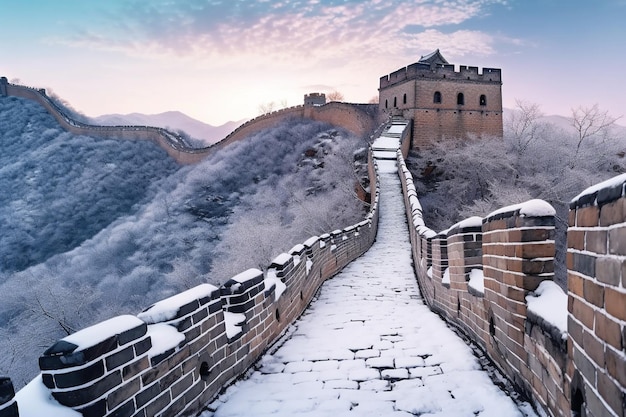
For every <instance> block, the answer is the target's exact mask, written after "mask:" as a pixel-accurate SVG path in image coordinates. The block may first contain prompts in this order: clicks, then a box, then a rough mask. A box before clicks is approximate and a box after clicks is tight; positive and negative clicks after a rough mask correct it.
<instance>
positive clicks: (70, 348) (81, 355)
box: [39, 336, 118, 371]
mask: <svg viewBox="0 0 626 417" xmlns="http://www.w3.org/2000/svg"><path fill="white" fill-rule="evenodd" d="M117 346H118V344H117V336H111V337H109V338H107V339H105V340H103V341H101V342H100V343H97V344H95V345H93V346H90V347H88V348H86V349H83V350H80V351H78V352H76V349H77V348H78V346H77V345H75V344H73V343H69V342H66V341H65V340H59V341H58V342H56V343H55V344H54V345H52V346H51V347H49V348H48V349H47V350H46V351H45V352H44V353H43V355H42V356H41V357H40V358H39V368H40V369H41V370H42V371H46V370H56V369H65V368H71V367H74V366H81V365H85V364H87V363H89V362H91V361H94V360H96V359H98V358H100V357H101V356H104V355H106V354H107V353H109V352H111V351H113V350H115V349H116V348H117Z"/></svg>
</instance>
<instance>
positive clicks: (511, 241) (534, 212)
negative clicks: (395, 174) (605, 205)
mask: <svg viewBox="0 0 626 417" xmlns="http://www.w3.org/2000/svg"><path fill="white" fill-rule="evenodd" d="M398 165H399V173H400V179H401V181H402V182H403V186H402V189H403V192H404V199H405V205H406V212H407V217H408V219H410V220H412V221H410V220H409V231H410V236H411V244H412V246H413V250H412V253H413V257H414V259H413V265H414V268H415V273H416V276H417V280H418V282H419V284H420V289H421V291H422V294H423V296H424V300H425V302H426V303H427V304H428V305H429V306H430V307H431V309H433V310H435V311H438V312H439V313H441V315H442V316H444V318H445V319H446V320H448V321H449V322H450V323H452V324H453V325H454V326H455V327H457V328H459V329H461V330H462V331H463V332H465V333H466V334H467V335H468V336H469V337H470V338H471V339H472V340H473V341H474V342H475V343H476V344H477V345H478V346H480V347H481V348H482V349H483V350H484V351H485V352H486V353H487V355H488V356H489V357H490V358H491V360H492V361H493V362H494V363H495V364H496V365H497V366H498V368H500V370H501V371H502V372H503V373H504V374H505V375H506V376H507V378H508V379H509V380H511V381H512V382H513V383H514V384H515V385H516V386H517V387H519V388H520V390H521V391H522V392H524V393H526V394H528V396H529V397H530V398H532V399H533V403H534V404H535V405H536V406H537V407H538V408H541V409H542V410H543V411H544V412H546V413H547V414H549V415H552V416H555V417H556V416H566V415H568V409H569V394H568V392H567V388H566V381H565V378H564V370H565V369H566V368H567V366H568V360H567V353H566V350H565V343H564V339H563V334H562V333H561V332H559V331H557V330H556V329H555V327H554V326H553V325H551V324H550V323H547V322H546V321H545V320H543V319H541V318H540V317H538V316H536V315H533V314H532V313H531V314H530V315H529V314H528V309H527V304H526V303H527V300H526V297H527V296H528V295H530V294H531V293H532V291H534V290H536V289H537V287H538V285H539V284H540V282H542V281H544V280H551V279H552V278H553V275H554V274H553V270H554V267H553V259H554V210H553V209H552V208H551V207H550V206H549V205H548V204H547V203H545V202H538V201H533V202H529V203H526V204H525V205H521V206H511V207H508V208H505V209H502V210H499V211H497V212H494V213H492V214H491V215H489V216H487V217H486V218H471V219H467V220H464V221H463V222H460V223H458V224H456V225H454V226H452V227H451V228H450V229H448V230H446V231H445V232H441V233H439V234H437V233H435V232H433V231H432V230H430V229H429V228H428V227H427V226H426V225H425V224H424V221H423V216H422V207H421V205H420V204H419V200H418V198H417V195H416V194H415V192H414V189H415V188H414V186H413V184H412V182H413V180H412V176H411V175H410V173H407V170H406V168H405V164H404V160H403V158H402V156H401V155H398ZM404 182H406V183H404ZM444 235H445V239H444ZM444 240H445V242H446V250H445V252H446V253H447V260H446V261H444V260H442V259H440V258H441V255H442V253H443V252H444V251H442V250H441V246H442V242H443V241H444ZM429 245H430V246H431V248H430V250H429V249H428V246H429ZM430 257H432V259H430ZM445 262H447V268H448V271H449V276H450V282H449V285H447V286H446V285H444V283H442V282H441V281H440V280H439V279H438V278H439V273H438V272H436V271H437V270H443V269H444V268H443V267H441V265H444V264H445ZM431 265H433V266H434V267H433V269H432V270H431V271H429V267H430V266H431ZM436 265H440V266H439V267H436ZM473 270H475V271H474V274H475V276H478V277H481V276H482V278H483V282H484V290H483V291H484V292H481V291H480V290H479V289H478V290H477V289H470V286H469V285H468V281H469V278H470V275H471V274H472V271H473ZM481 270H482V271H481ZM481 272H482V274H481Z"/></svg>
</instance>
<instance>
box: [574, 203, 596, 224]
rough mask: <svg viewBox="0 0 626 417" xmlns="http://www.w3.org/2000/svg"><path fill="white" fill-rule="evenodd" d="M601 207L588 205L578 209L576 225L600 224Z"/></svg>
mask: <svg viewBox="0 0 626 417" xmlns="http://www.w3.org/2000/svg"><path fill="white" fill-rule="evenodd" d="M599 221H600V209H599V208H598V206H588V207H583V208H579V209H577V210H576V226H578V227H594V226H597V225H598V224H599Z"/></svg>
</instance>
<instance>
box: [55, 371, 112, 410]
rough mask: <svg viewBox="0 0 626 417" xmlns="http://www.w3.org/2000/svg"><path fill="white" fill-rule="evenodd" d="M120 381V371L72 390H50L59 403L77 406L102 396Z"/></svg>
mask: <svg viewBox="0 0 626 417" xmlns="http://www.w3.org/2000/svg"><path fill="white" fill-rule="evenodd" d="M121 383H122V375H121V372H120V371H116V372H113V373H111V374H109V375H107V376H105V377H104V378H102V379H101V380H99V381H97V382H95V383H93V384H91V385H89V386H87V387H85V388H80V389H76V390H72V391H64V392H55V391H53V392H52V396H53V397H54V398H55V399H56V400H57V401H58V402H59V403H61V404H63V405H65V406H67V407H79V406H81V405H84V404H87V403H90V402H92V401H94V400H95V399H97V398H98V397H100V396H102V395H103V394H104V393H106V392H107V391H110V390H111V389H113V388H114V387H116V386H118V385H120V384H121Z"/></svg>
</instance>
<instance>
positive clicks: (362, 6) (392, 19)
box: [65, 0, 502, 66]
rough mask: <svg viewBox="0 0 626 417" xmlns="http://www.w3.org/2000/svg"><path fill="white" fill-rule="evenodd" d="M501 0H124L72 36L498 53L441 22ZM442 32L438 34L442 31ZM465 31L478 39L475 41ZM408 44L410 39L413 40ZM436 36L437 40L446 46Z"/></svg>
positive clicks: (195, 51) (255, 49) (291, 57)
mask: <svg viewBox="0 0 626 417" xmlns="http://www.w3.org/2000/svg"><path fill="white" fill-rule="evenodd" d="M496 3H502V1H500V0H476V1H471V0H446V1H443V0H410V1H401V0H387V1H382V0H367V1H356V0H346V1H338V0H283V1H275V0H266V1H263V2H248V1H243V0H231V1H228V2H224V1H206V0H204V1H199V0H197V1H187V2H184V3H180V2H171V1H165V0H160V1H154V2H150V3H149V4H147V3H146V2H143V1H138V0H135V1H130V2H125V3H124V5H123V6H121V8H119V9H118V10H117V13H116V14H111V15H108V16H111V17H112V16H115V18H111V17H109V19H111V21H105V22H103V24H102V25H101V26H95V27H94V26H93V25H92V26H91V27H90V29H89V30H84V31H83V32H77V33H75V35H74V37H73V38H71V39H66V40H65V42H66V43H68V44H71V45H74V46H80V47H92V48H95V49H108V50H124V51H125V52H126V53H128V54H132V55H137V54H140V55H150V56H165V57H167V56H174V57H178V58H180V57H193V58H194V59H196V60H197V59H205V60H209V61H211V62H215V60H216V59H228V60H237V59H242V57H246V58H247V59H249V58H250V57H257V58H258V59H259V60H260V61H266V60H272V61H273V62H274V63H283V64H290V65H297V63H300V64H301V65H303V66H305V65H307V64H308V63H310V62H320V61H322V62H323V61H329V60H336V59H339V60H341V59H345V57H350V59H352V60H354V59H356V60H358V61H363V62H366V61H367V60H368V57H371V56H373V55H376V56H380V55H382V56H383V57H385V56H389V55H392V56H393V55H396V54H398V53H405V52H406V50H407V49H411V48H419V50H420V51H422V52H423V51H424V50H427V49H433V46H434V40H439V41H441V42H443V43H444V44H446V45H448V44H450V45H451V44H452V43H451V42H450V41H449V40H450V39H453V40H458V41H461V46H458V47H456V48H454V50H455V52H454V53H461V52H464V51H467V50H468V49H470V48H472V49H478V50H480V51H481V52H482V53H492V52H493V50H492V48H491V46H490V45H491V44H492V42H491V40H490V38H489V37H488V36H487V35H484V34H482V35H481V33H480V32H463V31H458V30H457V31H453V32H452V34H450V35H444V34H443V33H442V32H438V31H437V30H438V29H435V28H442V27H444V26H445V27H446V28H448V29H449V27H450V26H454V25H460V24H462V23H463V22H466V21H468V20H470V19H472V18H476V17H479V16H482V15H484V14H487V13H488V10H489V7H490V6H492V5H493V4H496ZM437 34H439V35H437ZM466 39H471V40H472V41H474V42H479V43H477V44H474V45H471V44H470V43H469V41H465V40H466ZM407 45H408V46H407ZM440 45H441V44H437V45H436V46H435V47H440Z"/></svg>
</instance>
